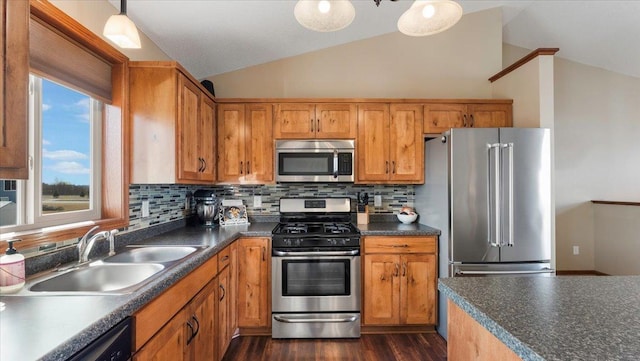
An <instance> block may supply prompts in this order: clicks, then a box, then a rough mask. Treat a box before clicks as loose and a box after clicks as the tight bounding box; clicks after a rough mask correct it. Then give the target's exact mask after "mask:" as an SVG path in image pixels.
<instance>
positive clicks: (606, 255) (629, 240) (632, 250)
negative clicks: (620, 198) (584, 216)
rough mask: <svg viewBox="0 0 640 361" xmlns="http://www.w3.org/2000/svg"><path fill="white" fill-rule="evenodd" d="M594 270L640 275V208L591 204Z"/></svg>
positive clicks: (613, 273)
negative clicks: (592, 213)
mask: <svg viewBox="0 0 640 361" xmlns="http://www.w3.org/2000/svg"><path fill="white" fill-rule="evenodd" d="M593 208H594V222H595V224H594V233H595V235H594V240H595V269H596V270H598V271H600V272H604V273H606V274H610V275H640V262H638V256H639V255H640V207H639V206H626V205H612V204H594V205H593Z"/></svg>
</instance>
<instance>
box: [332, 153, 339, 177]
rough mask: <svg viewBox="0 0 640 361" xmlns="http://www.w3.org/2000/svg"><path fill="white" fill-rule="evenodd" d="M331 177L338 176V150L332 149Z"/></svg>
mask: <svg viewBox="0 0 640 361" xmlns="http://www.w3.org/2000/svg"><path fill="white" fill-rule="evenodd" d="M333 178H338V150H337V149H336V150H334V151H333Z"/></svg>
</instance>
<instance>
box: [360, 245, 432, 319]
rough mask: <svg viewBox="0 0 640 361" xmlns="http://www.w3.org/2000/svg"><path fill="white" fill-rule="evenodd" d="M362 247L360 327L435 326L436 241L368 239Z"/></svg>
mask: <svg viewBox="0 0 640 361" xmlns="http://www.w3.org/2000/svg"><path fill="white" fill-rule="evenodd" d="M363 244H364V261H363V269H364V272H363V279H364V283H363V291H364V302H363V304H364V310H363V324H364V325H367V326H399V325H433V324H435V323H436V313H437V311H436V301H437V300H436V280H437V264H436V238H435V237H381V236H373V237H372V236H369V237H365V238H364V240H363Z"/></svg>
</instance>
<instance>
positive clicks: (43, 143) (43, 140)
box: [42, 139, 51, 145]
mask: <svg viewBox="0 0 640 361" xmlns="http://www.w3.org/2000/svg"><path fill="white" fill-rule="evenodd" d="M42 145H51V142H50V141H48V140H46V139H42Z"/></svg>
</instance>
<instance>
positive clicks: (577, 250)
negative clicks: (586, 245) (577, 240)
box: [573, 246, 580, 256]
mask: <svg viewBox="0 0 640 361" xmlns="http://www.w3.org/2000/svg"><path fill="white" fill-rule="evenodd" d="M579 254H580V246H573V255H574V256H577V255H579Z"/></svg>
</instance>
